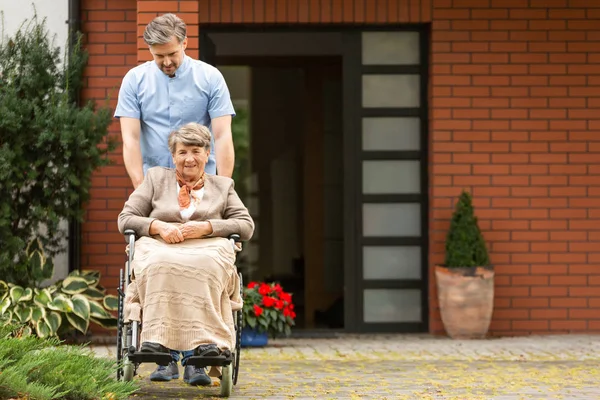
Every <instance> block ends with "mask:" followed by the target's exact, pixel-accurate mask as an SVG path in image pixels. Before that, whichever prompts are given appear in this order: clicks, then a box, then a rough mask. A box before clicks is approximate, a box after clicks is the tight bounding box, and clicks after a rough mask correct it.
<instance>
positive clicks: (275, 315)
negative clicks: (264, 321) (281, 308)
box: [269, 309, 278, 321]
mask: <svg viewBox="0 0 600 400" xmlns="http://www.w3.org/2000/svg"><path fill="white" fill-rule="evenodd" d="M277 315H278V313H277V311H275V310H273V309H271V310H269V316H270V317H271V319H272V320H273V321H277Z"/></svg>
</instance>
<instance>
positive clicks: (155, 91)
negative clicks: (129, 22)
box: [115, 14, 235, 188]
mask: <svg viewBox="0 0 600 400" xmlns="http://www.w3.org/2000/svg"><path fill="white" fill-rule="evenodd" d="M144 41H145V42H146V43H147V44H148V46H149V49H150V53H151V54H152V57H153V58H154V60H153V61H148V62H146V63H144V64H141V65H138V66H137V67H134V68H132V69H131V70H129V72H127V74H126V75H125V77H124V78H123V82H122V84H121V89H120V90H119V99H118V103H117V109H116V111H115V117H117V118H119V119H120V122H121V133H122V137H123V160H124V162H125V168H126V169H127V173H128V174H129V177H130V178H131V182H132V183H133V187H134V188H137V187H138V186H139V185H140V184H141V183H142V180H143V179H144V175H145V174H146V171H147V170H148V168H150V167H154V166H164V167H171V168H173V167H174V165H173V160H172V157H171V154H170V152H169V147H168V145H167V138H168V136H169V134H170V133H171V132H172V131H174V130H176V129H177V128H179V127H180V126H182V125H184V124H186V123H189V122H197V123H200V124H202V125H205V126H207V127H208V128H209V129H210V130H211V132H212V136H213V139H211V154H210V156H209V160H208V163H207V164H206V172H207V173H209V174H216V173H218V174H219V175H223V176H227V177H231V175H232V173H233V165H234V149H233V140H232V135H231V119H232V117H233V116H235V111H234V109H233V105H232V103H231V98H230V95H229V89H228V88H227V84H226V83H225V79H224V78H223V75H222V74H221V72H219V70H218V69H216V68H215V67H213V66H211V65H209V64H207V63H204V62H202V61H199V60H194V59H192V58H190V57H188V56H187V55H185V49H186V47H187V37H186V25H185V23H184V22H183V20H181V19H180V18H179V17H177V16H175V15H174V14H164V15H162V16H160V17H157V18H155V19H154V20H153V21H152V22H150V23H149V24H148V25H147V26H146V30H145V32H144Z"/></svg>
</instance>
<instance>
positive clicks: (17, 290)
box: [10, 286, 25, 304]
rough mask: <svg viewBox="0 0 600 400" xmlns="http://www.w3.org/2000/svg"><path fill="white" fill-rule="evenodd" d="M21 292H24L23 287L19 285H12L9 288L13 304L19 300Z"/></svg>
mask: <svg viewBox="0 0 600 400" xmlns="http://www.w3.org/2000/svg"><path fill="white" fill-rule="evenodd" d="M23 292H25V289H23V288H22V287H21V286H13V287H12V288H10V298H11V300H12V302H13V304H16V303H17V302H18V301H19V299H20V298H21V296H23Z"/></svg>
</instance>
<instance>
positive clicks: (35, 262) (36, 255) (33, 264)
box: [29, 250, 45, 277]
mask: <svg viewBox="0 0 600 400" xmlns="http://www.w3.org/2000/svg"><path fill="white" fill-rule="evenodd" d="M44 262H45V260H44V257H43V256H42V253H40V252H39V251H38V250H34V251H33V252H31V253H30V254H29V268H30V270H31V273H32V274H33V275H34V276H40V277H41V276H42V269H43V265H44Z"/></svg>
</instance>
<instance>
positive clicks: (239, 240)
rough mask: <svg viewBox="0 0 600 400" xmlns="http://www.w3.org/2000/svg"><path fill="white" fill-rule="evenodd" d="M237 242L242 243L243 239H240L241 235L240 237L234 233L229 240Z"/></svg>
mask: <svg viewBox="0 0 600 400" xmlns="http://www.w3.org/2000/svg"><path fill="white" fill-rule="evenodd" d="M232 239H233V241H235V242H236V243H239V242H241V241H242V238H241V237H240V235H238V234H237V233H232V234H231V235H229V240H232Z"/></svg>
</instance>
